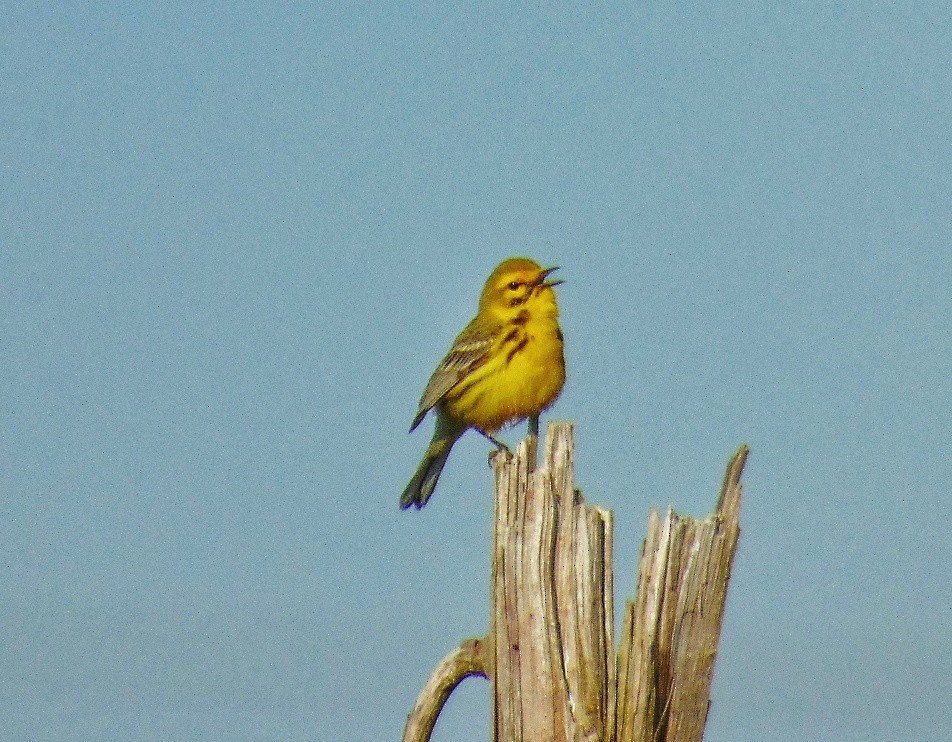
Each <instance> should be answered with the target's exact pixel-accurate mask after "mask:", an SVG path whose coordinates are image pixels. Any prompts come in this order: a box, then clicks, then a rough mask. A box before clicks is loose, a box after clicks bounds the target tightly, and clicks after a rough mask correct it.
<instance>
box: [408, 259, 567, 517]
mask: <svg viewBox="0 0 952 742" xmlns="http://www.w3.org/2000/svg"><path fill="white" fill-rule="evenodd" d="M554 270H557V268H542V267H540V266H539V264H538V263H536V262H534V261H532V260H529V258H509V259H508V260H504V261H503V262H502V263H500V264H499V265H498V266H497V267H496V269H495V270H494V271H493V272H492V275H490V276H489V278H488V279H487V281H486V285H485V286H484V287H483V293H482V295H481V296H480V298H479V311H478V312H477V313H476V316H475V317H474V318H473V319H472V321H471V322H470V323H469V324H468V325H466V329H465V330H463V331H462V332H461V333H460V334H459V336H458V337H457V338H456V340H455V341H454V342H453V347H452V348H451V349H450V352H449V353H448V354H447V356H446V358H444V359H443V361H442V362H441V363H440V365H439V366H437V368H436V371H434V372H433V375H432V376H431V377H430V381H429V383H428V384H427V385H426V389H425V390H424V391H423V396H422V397H421V398H420V407H419V409H418V410H417V414H416V417H414V418H413V423H412V424H411V425H410V432H411V433H412V432H413V431H414V430H415V429H416V427H417V426H418V425H419V424H420V422H421V421H422V420H423V418H424V417H425V416H426V413H427V412H429V411H430V410H431V409H434V408H435V409H436V429H435V430H434V431H433V439H432V440H431V441H430V445H429V447H428V448H427V449H426V453H425V454H424V456H423V461H422V462H420V466H419V468H418V469H417V470H416V473H415V474H414V475H413V478H412V479H411V480H410V483H409V484H408V485H407V488H406V489H405V490H404V491H403V495H402V496H401V497H400V507H401V508H408V507H410V506H411V505H414V506H415V507H417V508H418V509H419V508H422V507H423V506H424V505H426V501H427V500H429V499H430V495H432V494H433V489H434V488H435V487H436V482H437V480H438V479H439V478H440V472H442V471H443V466H444V464H446V459H447V457H448V456H449V455H450V449H452V447H453V444H454V443H456V441H457V440H458V439H459V437H460V436H461V435H463V433H465V432H466V431H467V430H469V429H470V428H473V429H475V430H476V431H478V432H479V433H481V434H483V435H484V436H486V437H487V438H489V440H491V441H492V442H493V443H494V444H496V445H497V446H499V447H501V448H505V446H504V444H502V443H500V442H499V441H497V440H496V439H495V438H493V436H492V434H493V433H494V432H496V431H497V430H499V429H500V428H501V427H503V426H504V425H509V424H513V423H516V422H519V421H521V420H525V419H526V418H529V425H530V428H529V429H530V431H532V432H535V433H538V429H539V415H540V414H541V413H542V411H543V410H545V409H547V408H548V407H550V406H551V405H552V403H553V402H555V400H556V399H557V398H558V396H559V394H560V393H561V392H562V386H563V385H564V384H565V357H564V355H563V352H562V330H561V329H560V328H559V307H558V304H557V303H556V301H555V291H553V287H554V286H558V285H559V284H560V283H562V281H561V280H557V281H550V280H547V279H548V278H549V275H550V274H551V273H552V271H554Z"/></svg>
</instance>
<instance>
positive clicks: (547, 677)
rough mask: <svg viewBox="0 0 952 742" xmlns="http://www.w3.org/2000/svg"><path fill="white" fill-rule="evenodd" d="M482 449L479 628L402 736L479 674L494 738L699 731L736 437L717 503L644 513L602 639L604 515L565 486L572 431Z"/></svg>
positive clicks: (517, 740)
mask: <svg viewBox="0 0 952 742" xmlns="http://www.w3.org/2000/svg"><path fill="white" fill-rule="evenodd" d="M548 433H549V435H548V439H547V441H546V446H545V451H544V455H543V461H542V466H541V468H538V469H537V468H536V467H535V458H536V439H535V437H533V436H530V437H529V438H527V439H526V440H525V441H523V442H522V443H521V444H520V446H519V448H518V449H517V451H516V454H515V455H514V456H509V455H504V454H499V455H497V456H495V457H494V459H493V469H494V475H495V511H494V520H493V556H492V578H491V595H490V604H491V605H490V608H491V613H490V615H491V626H490V630H489V635H488V636H487V637H486V638H485V639H483V640H468V641H466V642H464V643H463V644H462V645H461V646H460V647H459V648H458V649H456V650H454V651H453V652H451V653H450V654H449V655H448V656H447V657H446V658H445V659H444V660H443V661H442V662H441V663H440V665H439V667H438V668H437V670H436V671H435V672H434V674H433V676H432V677H431V678H430V680H429V681H428V682H427V684H426V686H425V687H424V689H423V691H422V692H421V694H420V697H419V700H418V701H417V703H416V706H415V707H414V709H413V712H412V713H411V714H410V716H409V718H408V720H407V726H406V729H405V731H404V736H403V739H404V742H425V741H426V740H429V737H430V734H431V732H432V729H433V726H434V724H435V722H436V718H437V716H438V715H439V712H440V710H441V709H442V707H443V704H444V703H445V702H446V699H447V698H448V697H449V695H450V693H451V692H452V691H453V689H454V688H455V687H456V686H457V685H458V684H459V682H460V681H461V680H463V678H465V677H467V676H469V675H484V676H486V677H488V678H489V679H490V682H491V686H492V687H491V697H492V713H493V737H492V738H493V741H494V742H522V741H523V740H525V741H526V742H536V741H537V740H538V741H543V740H544V741H545V742H563V741H564V742H568V741H569V740H571V741H572V742H581V741H586V740H592V741H594V740H600V741H605V742H636V741H637V742H649V741H650V742H662V741H666V742H699V741H700V740H701V737H702V735H703V732H704V724H705V721H706V719H707V712H708V707H709V698H710V687H711V680H712V678H713V672H714V659H715V656H716V653H717V641H718V637H719V634H720V628H721V621H722V618H723V613H724V601H725V599H726V595H727V582H728V578H729V577H730V568H731V563H732V560H733V556H734V552H735V550H736V547H737V541H738V537H739V534H740V526H739V516H740V497H741V487H740V476H741V473H742V471H743V468H744V462H745V461H746V458H747V447H746V446H742V447H741V449H740V450H739V451H738V452H737V453H736V454H735V455H734V457H733V459H732V460H731V462H730V464H729V465H728V469H727V474H726V476H725V480H724V485H723V488H722V491H721V496H720V499H719V502H718V506H717V511H716V512H715V513H714V514H712V515H710V516H708V517H707V518H706V519H704V520H696V519H694V518H688V517H684V516H680V515H678V514H677V513H675V512H674V511H673V510H669V511H668V514H667V517H666V518H665V520H664V522H663V523H662V522H661V520H660V517H659V515H658V513H657V511H656V510H653V509H652V511H651V512H650V514H649V520H648V535H647V537H646V539H645V542H644V546H643V549H642V556H641V563H640V566H639V574H638V588H637V595H636V598H635V600H634V602H629V603H628V604H627V605H626V610H625V617H624V628H623V633H622V639H621V646H620V649H619V653H618V657H617V660H616V659H615V649H614V631H613V627H614V607H613V594H614V589H613V584H612V514H611V512H610V511H608V510H605V509H602V508H599V507H596V506H592V505H587V504H585V503H584V501H583V498H582V495H581V492H579V491H578V490H577V489H575V486H574V478H573V469H572V466H573V452H574V440H573V430H572V426H571V424H569V423H551V424H550V425H549V431H548Z"/></svg>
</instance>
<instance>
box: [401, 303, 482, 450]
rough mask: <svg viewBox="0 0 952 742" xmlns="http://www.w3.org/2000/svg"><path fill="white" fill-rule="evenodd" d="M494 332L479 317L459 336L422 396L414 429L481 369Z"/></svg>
mask: <svg viewBox="0 0 952 742" xmlns="http://www.w3.org/2000/svg"><path fill="white" fill-rule="evenodd" d="M493 339H494V333H493V332H492V331H491V330H489V329H487V328H486V327H484V326H483V325H482V323H478V322H477V321H476V320H475V319H474V320H473V321H472V322H470V323H469V324H468V325H467V326H466V329H465V330H463V331H462V332H461V333H460V334H459V337H457V338H456V340H455V341H454V342H453V347H452V348H451V349H450V352H449V353H447V354H446V358H444V359H443V360H442V361H441V362H440V365H439V366H437V367H436V371H434V372H433V375H432V376H431V377H430V381H429V382H428V383H427V385H426V389H424V390H423V396H422V397H420V408H419V409H418V410H417V414H416V417H414V418H413V424H412V425H411V426H410V430H411V431H413V430H414V429H415V428H416V426H417V425H419V424H420V421H421V420H423V418H424V417H425V416H426V413H427V412H429V411H430V410H431V409H432V408H433V406H434V405H435V404H437V403H438V402H439V401H440V400H441V399H443V397H445V396H446V394H447V392H449V391H450V389H452V388H453V387H454V386H456V385H457V384H458V383H459V382H460V381H462V380H463V379H464V378H466V377H467V376H468V375H469V374H470V373H472V372H473V371H474V370H475V369H477V368H479V367H480V366H481V365H482V364H483V363H485V362H486V359H487V357H488V355H489V351H490V349H491V348H492V347H493Z"/></svg>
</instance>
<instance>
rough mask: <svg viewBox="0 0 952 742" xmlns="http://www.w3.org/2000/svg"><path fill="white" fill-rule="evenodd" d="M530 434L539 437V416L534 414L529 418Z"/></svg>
mask: <svg viewBox="0 0 952 742" xmlns="http://www.w3.org/2000/svg"><path fill="white" fill-rule="evenodd" d="M529 435H532V436H535V437H536V438H538V437H539V416H538V415H532V416H531V417H530V418H529Z"/></svg>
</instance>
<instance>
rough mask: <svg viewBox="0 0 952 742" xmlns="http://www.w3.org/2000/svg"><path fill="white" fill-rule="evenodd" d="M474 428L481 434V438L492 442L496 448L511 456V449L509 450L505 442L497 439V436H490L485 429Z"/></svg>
mask: <svg viewBox="0 0 952 742" xmlns="http://www.w3.org/2000/svg"><path fill="white" fill-rule="evenodd" d="M474 430H475V431H476V432H477V433H479V434H480V435H481V436H483V438H486V439H487V440H489V442H490V443H492V444H493V445H494V446H495V447H496V448H498V449H499V450H500V451H505V452H506V453H508V454H509V455H510V456H512V451H510V450H509V446H507V445H506V444H505V443H503V442H502V441H501V440H499V439H498V438H494V437H493V436H491V435H490V434H489V433H487V432H486V431H485V430H480V429H479V428H474Z"/></svg>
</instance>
